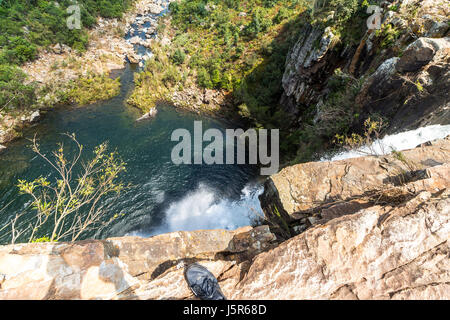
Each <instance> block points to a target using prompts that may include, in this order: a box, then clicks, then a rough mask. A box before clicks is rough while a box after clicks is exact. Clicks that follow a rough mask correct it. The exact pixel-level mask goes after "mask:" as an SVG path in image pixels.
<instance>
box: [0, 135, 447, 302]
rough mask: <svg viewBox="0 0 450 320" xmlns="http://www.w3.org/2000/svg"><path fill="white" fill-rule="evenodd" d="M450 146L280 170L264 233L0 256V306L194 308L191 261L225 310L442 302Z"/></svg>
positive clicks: (128, 241) (96, 243)
mask: <svg viewBox="0 0 450 320" xmlns="http://www.w3.org/2000/svg"><path fill="white" fill-rule="evenodd" d="M449 146H450V140H449V137H447V138H446V139H441V140H437V141H433V142H429V143H426V144H423V145H420V146H418V147H417V148H415V149H412V150H407V151H404V152H402V154H403V157H398V154H397V155H396V154H395V153H394V154H392V155H387V156H385V157H378V158H377V157H361V158H357V159H346V160H340V161H333V162H311V163H305V164H300V165H297V166H295V167H290V168H286V169H284V170H283V171H281V172H280V173H279V174H277V175H274V176H272V177H271V178H270V181H271V183H269V182H268V184H267V186H266V190H265V192H264V194H263V195H262V200H263V201H262V202H263V207H264V211H265V213H266V218H267V219H268V221H271V222H272V223H273V225H272V224H271V227H270V228H269V227H268V226H259V227H255V228H252V227H243V228H239V229H236V230H234V231H230V230H200V231H192V232H172V233H166V234H161V235H157V236H154V237H150V238H141V237H121V238H109V239H106V240H87V241H80V242H72V243H32V244H13V245H7V246H0V298H1V299H86V300H87V299H111V300H128V299H129V300H154V299H156V300H158V299H195V297H194V295H193V294H192V292H191V290H190V289H189V287H188V286H187V283H186V281H185V279H184V275H183V270H184V266H186V265H189V264H191V263H193V262H196V263H199V264H201V265H203V266H205V267H207V268H208V269H209V270H210V271H211V272H212V273H213V274H214V275H215V276H216V277H217V279H218V281H219V284H220V287H221V289H222V291H223V293H224V294H225V296H226V297H227V299H235V300H241V299H246V300H259V299H263V300H271V299H274V300H278V299H294V300H297V299H298V300H305V299H306V300H308V299H331V300H333V299H337V300H361V299H375V300H379V299H382V300H396V299H402V300H417V299H425V300H429V299H442V300H445V299H449V298H450V297H449V294H450V290H449V281H450V274H449V268H448V264H449V260H448V256H449V251H450V246H449V240H448V239H449V236H450V234H449V230H450V228H449V227H450V219H449V218H450V211H449V210H450V200H449V192H448V190H449V186H450V181H449V177H450V174H449V169H450V168H449V163H448V161H449V151H448V150H449ZM411 165H414V166H418V167H420V170H419V171H416V170H415V168H417V167H411ZM292 172H295V173H296V174H291V173H292ZM399 172H400V173H401V175H402V176H403V177H404V178H405V179H399ZM290 182H292V184H293V190H289V188H288V185H289V184H290ZM330 188H331V189H330ZM329 189H330V190H329ZM274 190H275V191H278V192H273V191H274ZM271 196H276V197H277V199H273V201H268V202H267V203H265V201H264V199H267V198H268V197H271ZM275 205H277V206H278V208H279V209H280V212H282V213H283V217H284V218H285V219H286V221H287V223H288V224H286V225H288V226H289V232H292V234H290V236H289V237H288V239H286V238H284V237H283V233H281V232H280V228H277V227H276V226H279V220H277V217H275V216H272V214H271V213H272V212H273V211H272V210H271V209H273V207H274V206H275ZM284 215H286V216H284ZM294 225H296V226H294ZM274 226H275V227H274ZM281 228H282V227H281ZM286 232H287V230H285V232H284V234H286Z"/></svg>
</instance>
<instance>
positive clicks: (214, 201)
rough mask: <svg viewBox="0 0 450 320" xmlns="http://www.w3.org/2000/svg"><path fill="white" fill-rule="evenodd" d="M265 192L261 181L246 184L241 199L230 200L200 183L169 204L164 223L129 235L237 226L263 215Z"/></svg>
mask: <svg viewBox="0 0 450 320" xmlns="http://www.w3.org/2000/svg"><path fill="white" fill-rule="evenodd" d="M262 192H263V188H262V186H260V185H247V186H246V187H245V188H244V189H243V190H242V193H241V196H240V199H238V200H231V199H224V198H221V197H220V192H219V191H218V190H214V189H212V188H210V187H208V186H207V185H205V184H201V185H200V186H199V187H198V188H197V189H196V190H194V191H193V192H191V193H189V194H187V195H186V196H185V197H184V198H182V199H181V200H179V201H176V202H174V203H172V204H171V205H170V206H169V207H168V208H167V210H166V211H165V219H164V223H163V225H162V226H160V227H158V228H157V229H154V230H152V231H151V232H145V231H139V232H133V233H131V234H129V235H135V236H141V237H149V236H153V235H157V234H163V233H168V232H175V231H194V230H210V229H226V230H235V229H237V228H240V227H243V226H248V225H251V224H252V222H253V221H254V220H255V219H258V218H259V217H261V216H262V215H263V213H262V209H261V206H260V203H259V199H258V196H259V195H260V194H261V193H262Z"/></svg>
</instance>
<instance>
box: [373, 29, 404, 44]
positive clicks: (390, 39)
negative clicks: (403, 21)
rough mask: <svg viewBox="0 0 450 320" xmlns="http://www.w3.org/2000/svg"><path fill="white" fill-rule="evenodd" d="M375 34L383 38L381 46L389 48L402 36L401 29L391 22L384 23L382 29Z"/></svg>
mask: <svg viewBox="0 0 450 320" xmlns="http://www.w3.org/2000/svg"><path fill="white" fill-rule="evenodd" d="M375 35H376V36H377V37H379V38H380V39H381V45H380V46H381V48H389V47H391V46H392V45H393V44H394V43H395V41H396V40H397V39H398V38H399V37H400V35H401V30H399V29H397V28H396V27H393V26H392V25H391V24H383V25H382V26H381V29H380V30H377V31H376V32H375Z"/></svg>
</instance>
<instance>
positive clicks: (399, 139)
mask: <svg viewBox="0 0 450 320" xmlns="http://www.w3.org/2000/svg"><path fill="white" fill-rule="evenodd" d="M448 135H450V125H445V126H441V125H432V126H428V127H423V128H419V129H416V130H411V131H406V132H402V133H398V134H393V135H388V136H385V137H384V138H383V139H380V140H376V141H374V143H373V144H372V145H371V146H364V147H362V148H359V149H357V150H350V151H346V152H341V153H338V154H336V155H333V156H332V157H331V159H330V158H329V157H324V158H322V159H321V161H336V160H344V159H350V158H358V157H362V156H364V155H367V154H371V155H383V154H387V153H390V152H392V150H396V151H402V150H407V149H413V148H415V147H416V146H418V145H420V144H422V143H425V142H428V141H433V140H436V139H443V138H445V137H446V136H448Z"/></svg>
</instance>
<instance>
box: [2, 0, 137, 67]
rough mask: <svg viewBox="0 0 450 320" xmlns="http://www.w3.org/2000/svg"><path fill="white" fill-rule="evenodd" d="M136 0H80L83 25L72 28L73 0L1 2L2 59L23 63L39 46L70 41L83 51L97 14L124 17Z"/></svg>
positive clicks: (32, 55) (72, 45) (30, 57)
mask: <svg viewBox="0 0 450 320" xmlns="http://www.w3.org/2000/svg"><path fill="white" fill-rule="evenodd" d="M132 1H134V0H78V1H77V3H78V4H79V5H80V13H81V24H82V27H83V28H82V29H81V30H78V29H73V30H70V29H69V28H68V27H67V18H68V17H69V16H70V14H69V13H68V12H67V11H66V9H67V8H68V7H69V6H70V5H73V4H74V2H73V1H71V0H60V1H58V2H56V1H47V0H32V1H31V0H30V1H22V0H4V1H3V2H1V4H0V21H1V23H0V63H3V64H4V63H10V64H22V63H24V62H26V61H31V60H33V59H35V58H36V56H37V49H38V47H48V46H50V45H52V44H56V43H61V44H66V45H68V46H70V47H72V48H74V49H76V50H78V51H80V52H82V51H84V50H86V47H87V44H88V37H87V32H86V29H85V28H90V27H92V26H93V25H94V24H95V22H96V18H97V16H102V17H105V18H120V17H121V16H122V12H124V11H125V10H126V9H127V8H129V7H130V5H131V3H132Z"/></svg>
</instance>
